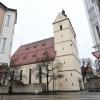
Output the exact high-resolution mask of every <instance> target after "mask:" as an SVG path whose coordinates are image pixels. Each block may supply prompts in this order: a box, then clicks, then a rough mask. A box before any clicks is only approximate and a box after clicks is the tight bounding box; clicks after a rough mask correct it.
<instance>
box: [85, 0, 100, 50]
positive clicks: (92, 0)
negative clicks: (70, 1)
mask: <svg viewBox="0 0 100 100" xmlns="http://www.w3.org/2000/svg"><path fill="white" fill-rule="evenodd" d="M83 1H84V4H85V9H86V14H87V17H88V21H89V25H90V31H91V36H92V40H93V47H94V48H95V50H97V51H98V50H100V0H83Z"/></svg>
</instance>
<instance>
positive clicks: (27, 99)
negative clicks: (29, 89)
mask: <svg viewBox="0 0 100 100" xmlns="http://www.w3.org/2000/svg"><path fill="white" fill-rule="evenodd" d="M0 100H100V92H90V93H89V92H64V93H63V92H62V93H58V94H57V95H0Z"/></svg>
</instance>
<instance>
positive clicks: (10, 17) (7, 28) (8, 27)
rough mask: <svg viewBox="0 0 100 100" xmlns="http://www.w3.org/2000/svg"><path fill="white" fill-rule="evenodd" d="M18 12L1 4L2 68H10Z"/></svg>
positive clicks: (0, 39)
mask: <svg viewBox="0 0 100 100" xmlns="http://www.w3.org/2000/svg"><path fill="white" fill-rule="evenodd" d="M16 20H17V10H15V9H11V8H7V7H6V6H5V5H4V4H2V3H1V2H0V66H2V65H3V66H4V65H6V66H9V63H10V54H11V47H12V40H13V35H14V26H15V24H16Z"/></svg>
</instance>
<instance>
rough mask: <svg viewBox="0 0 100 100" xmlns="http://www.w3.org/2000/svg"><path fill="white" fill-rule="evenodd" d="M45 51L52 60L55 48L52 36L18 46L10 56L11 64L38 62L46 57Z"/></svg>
mask: <svg viewBox="0 0 100 100" xmlns="http://www.w3.org/2000/svg"><path fill="white" fill-rule="evenodd" d="M46 53H47V54H48V56H49V60H54V58H55V49H54V38H53V37H51V38H48V39H44V40H41V41H37V42H33V43H30V44H26V45H22V46H20V47H19V49H18V50H17V51H16V52H15V53H14V55H13V56H12V58H11V63H12V64H13V66H21V65H26V64H34V63H40V62H42V61H43V60H44V58H45V57H46Z"/></svg>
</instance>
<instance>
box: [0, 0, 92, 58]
mask: <svg viewBox="0 0 100 100" xmlns="http://www.w3.org/2000/svg"><path fill="white" fill-rule="evenodd" d="M0 1H1V2H2V3H4V4H5V5H6V6H7V7H9V8H14V9H17V11H18V15H17V16H18V17H17V24H16V27H15V34H14V40H13V47H12V54H13V53H14V52H15V51H16V49H17V48H18V47H19V46H20V45H23V44H26V43H30V42H34V41H37V40H42V39H45V38H48V37H51V36H53V26H52V23H53V21H54V19H55V18H56V16H57V15H58V13H59V12H61V11H62V8H63V9H64V10H65V12H66V14H67V16H68V17H69V18H70V20H71V23H72V25H73V28H74V30H75V32H76V36H77V45H78V50H79V56H80V58H84V57H85V58H86V57H91V58H94V57H93V56H92V54H91V52H92V51H94V50H93V49H92V40H91V35H90V31H89V25H88V22H87V17H86V13H85V10H84V5H83V0H0Z"/></svg>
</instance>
